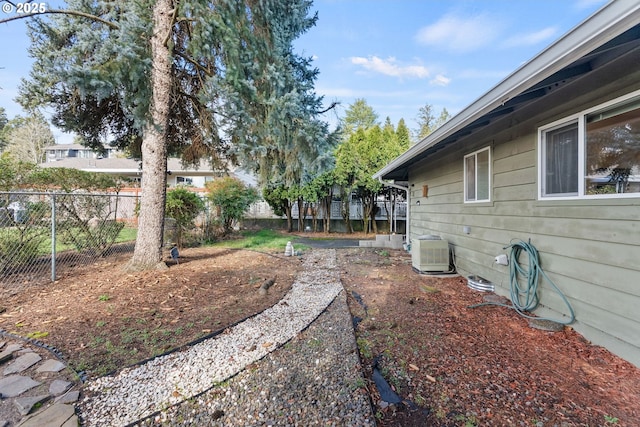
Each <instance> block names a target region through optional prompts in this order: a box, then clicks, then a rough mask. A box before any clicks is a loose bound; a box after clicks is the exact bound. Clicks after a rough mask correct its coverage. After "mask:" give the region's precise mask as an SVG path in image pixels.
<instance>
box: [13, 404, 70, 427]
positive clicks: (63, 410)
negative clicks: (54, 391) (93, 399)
mask: <svg viewBox="0 0 640 427" xmlns="http://www.w3.org/2000/svg"><path fill="white" fill-rule="evenodd" d="M74 416H75V409H74V408H73V406H71V405H59V404H56V405H53V406H50V407H48V408H47V409H45V410H44V411H41V412H38V413H36V414H35V415H33V416H31V417H29V418H27V419H25V420H23V421H21V422H20V424H18V426H20V427H43V426H48V427H58V426H63V425H65V426H66V425H67V423H68V422H69V420H70V419H71V418H73V417H74ZM76 423H77V419H76ZM75 425H76V426H77V425H78V424H75Z"/></svg>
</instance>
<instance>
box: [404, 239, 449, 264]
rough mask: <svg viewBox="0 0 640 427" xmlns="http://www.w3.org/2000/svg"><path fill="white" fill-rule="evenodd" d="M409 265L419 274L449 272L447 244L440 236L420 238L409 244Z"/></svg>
mask: <svg viewBox="0 0 640 427" xmlns="http://www.w3.org/2000/svg"><path fill="white" fill-rule="evenodd" d="M411 264H412V266H413V268H415V269H416V270H418V271H420V272H445V271H449V242H447V241H446V240H442V239H441V238H440V236H432V235H426V236H420V237H418V238H417V239H414V240H413V241H412V243H411Z"/></svg>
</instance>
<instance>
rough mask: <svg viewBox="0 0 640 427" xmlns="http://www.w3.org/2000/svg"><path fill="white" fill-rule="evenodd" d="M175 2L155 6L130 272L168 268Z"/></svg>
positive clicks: (167, 0)
mask: <svg viewBox="0 0 640 427" xmlns="http://www.w3.org/2000/svg"><path fill="white" fill-rule="evenodd" d="M172 19H173V16H172V13H171V0H157V2H156V4H155V6H154V7H153V35H152V37H151V58H152V63H153V64H152V69H151V85H152V91H153V93H152V95H151V106H150V108H151V114H150V119H149V122H148V123H147V125H146V127H145V129H144V137H143V140H142V184H141V187H142V196H141V198H140V217H139V223H138V236H137V238H136V246H135V249H134V252H133V257H132V258H131V260H130V261H129V265H128V268H129V269H130V270H149V269H159V268H167V266H166V264H164V262H162V234H163V229H164V210H165V200H166V194H167V193H166V183H167V175H166V174H167V141H166V129H167V125H168V121H169V105H170V99H171V95H170V93H171V57H170V52H169V48H168V46H167V45H166V44H165V41H166V40H167V37H168V36H169V34H170V31H171V26H172Z"/></svg>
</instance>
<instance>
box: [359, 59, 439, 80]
mask: <svg viewBox="0 0 640 427" xmlns="http://www.w3.org/2000/svg"><path fill="white" fill-rule="evenodd" d="M351 63H352V64H355V65H360V66H361V67H362V68H364V69H366V70H369V71H373V72H376V73H380V74H384V75H387V76H393V77H416V78H419V79H423V78H426V77H429V74H430V72H429V69H428V68H427V67H424V66H422V65H406V66H401V65H398V63H397V61H396V59H395V58H393V57H389V58H387V59H382V58H378V57H377V56H370V57H368V58H364V57H362V56H353V57H351Z"/></svg>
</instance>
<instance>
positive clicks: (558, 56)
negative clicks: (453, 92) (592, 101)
mask: <svg viewBox="0 0 640 427" xmlns="http://www.w3.org/2000/svg"><path fill="white" fill-rule="evenodd" d="M638 22H640V3H638V2H637V1H635V0H613V1H611V2H609V3H608V4H606V5H605V6H603V7H602V8H601V9H600V10H598V11H597V12H596V13H594V14H593V15H591V16H590V17H589V18H587V19H586V20H585V21H583V22H582V23H581V24H580V25H578V26H576V27H575V28H573V29H572V30H570V31H569V32H568V33H567V34H565V35H564V36H563V37H562V38H560V39H559V40H558V41H556V42H555V43H553V44H551V45H550V46H549V47H547V48H546V49H545V50H543V51H542V52H540V53H539V54H538V55H536V56H535V57H534V58H533V59H531V60H530V61H528V62H527V63H525V64H524V65H522V66H521V67H520V68H518V69H517V70H516V71H514V72H513V73H511V74H510V75H509V76H507V77H506V78H505V79H503V80H502V81H501V82H500V83H498V84H497V85H496V86H494V87H493V88H492V89H491V90H489V91H488V92H487V93H485V94H484V95H482V96H481V97H480V98H478V99H477V100H476V101H474V102H473V103H472V104H470V105H469V106H468V107H466V108H465V109H463V110H462V111H461V112H460V113H458V114H456V115H455V116H454V117H453V118H451V119H450V120H449V121H447V122H446V123H445V124H444V125H442V126H441V127H439V128H438V129H436V130H435V131H434V132H433V133H431V134H430V135H428V136H427V137H426V138H424V139H423V140H422V141H420V142H419V143H417V144H416V145H414V146H413V147H411V148H409V150H407V151H406V152H404V153H403V154H401V155H400V156H398V157H397V158H395V159H394V160H392V161H391V162H390V163H389V164H387V165H386V166H385V167H384V168H382V169H381V170H379V171H378V172H376V173H375V174H374V175H373V177H374V178H375V179H381V180H385V179H401V180H406V179H407V178H408V170H409V167H410V166H411V165H412V164H413V163H415V162H416V161H417V159H418V158H421V157H420V155H421V154H425V152H426V151H427V150H429V149H431V148H432V147H434V146H436V145H438V144H439V143H440V142H442V141H445V140H446V139H447V138H449V137H451V136H453V135H454V134H455V133H456V132H460V131H464V128H465V127H468V126H470V125H472V124H473V123H474V122H476V121H478V120H480V119H482V118H483V116H486V115H488V114H489V113H491V112H492V111H494V110H495V109H496V108H499V107H500V106H503V105H504V104H505V103H507V102H508V101H509V100H511V99H513V98H515V97H516V96H518V95H520V94H522V93H524V92H526V91H527V90H529V89H531V88H533V87H534V86H535V85H536V84H538V83H540V82H541V81H543V80H544V79H546V78H548V77H550V76H552V75H553V74H554V73H556V72H559V71H560V70H562V69H564V68H566V67H568V66H570V65H571V64H572V63H574V62H575V61H577V60H578V59H580V58H582V57H583V56H585V55H587V54H589V53H590V52H592V51H593V50H595V49H597V48H598V47H600V46H602V45H603V44H605V43H607V42H608V41H610V40H612V39H614V38H615V37H617V36H618V35H620V34H622V33H624V32H625V31H627V30H629V29H630V28H632V27H633V26H635V25H637V24H638Z"/></svg>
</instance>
